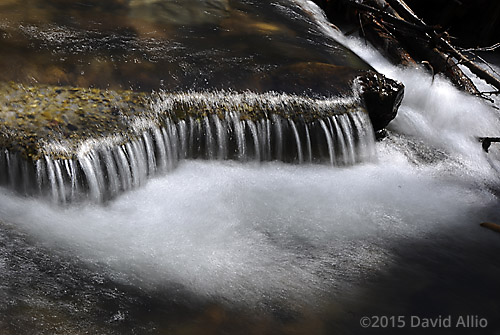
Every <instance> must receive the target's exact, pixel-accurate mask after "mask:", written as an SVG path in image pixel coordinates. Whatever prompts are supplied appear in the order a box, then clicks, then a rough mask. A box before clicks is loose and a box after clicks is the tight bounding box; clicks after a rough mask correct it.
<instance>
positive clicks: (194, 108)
mask: <svg viewBox="0 0 500 335" xmlns="http://www.w3.org/2000/svg"><path fill="white" fill-rule="evenodd" d="M309 15H310V14H309V13H306V12H304V8H302V7H301V5H299V4H298V3H296V2H290V1H278V2H274V3H269V4H268V3H258V4H256V3H247V2H245V1H232V0H211V1H194V0H192V1H191V0H190V1H183V2H180V1H169V2H163V1H153V0H151V1H146V0H130V1H123V0H116V1H105V2H97V1H93V0H88V1H58V0H52V1H40V0H29V1H28V2H21V1H16V0H10V1H5V0H4V1H0V20H1V21H0V22H1V23H0V59H1V60H2V61H1V62H0V93H1V96H0V148H1V149H2V151H3V152H2V153H1V155H0V156H1V157H0V168H1V169H3V170H8V171H9V172H8V173H5V174H4V176H3V177H2V178H0V179H1V180H0V182H2V183H4V184H5V183H11V184H16V185H18V184H26V182H23V181H22V179H23V178H24V177H22V176H29V178H28V179H30V180H38V182H36V183H38V184H39V186H40V185H43V184H50V185H51V188H54V187H55V186H56V185H63V184H66V183H67V182H68V180H70V181H71V180H73V179H74V178H73V177H72V174H73V173H76V172H75V171H77V170H78V169H80V170H85V169H86V167H85V166H83V165H82V164H84V163H81V162H80V161H81V160H88V164H87V165H88V166H87V168H88V171H87V177H86V178H87V181H86V182H83V185H82V187H83V188H91V185H90V184H89V183H90V180H92V179H93V177H92V173H91V172H90V171H91V170H92V171H94V170H97V169H98V167H99V166H101V167H105V166H107V167H108V169H109V165H110V164H109V162H106V161H103V160H102V159H103V157H107V155H111V151H113V150H115V151H114V154H113V155H115V156H113V157H114V158H113V162H114V163H113V164H114V165H116V164H118V163H117V162H121V163H120V164H121V165H120V164H118V165H116V166H114V167H113V168H112V170H113V169H114V170H120V169H121V172H120V173H126V174H128V175H130V177H131V178H132V179H134V178H136V179H137V180H138V181H136V182H135V183H136V184H140V180H142V178H143V177H144V176H146V175H149V174H152V172H153V171H155V170H156V168H157V167H161V165H162V164H163V165H165V164H166V165H168V164H170V163H159V161H160V160H165V159H166V157H167V156H168V157H169V158H168V161H169V162H175V161H177V160H178V159H179V158H208V159H212V158H219V159H240V160H246V159H249V158H251V159H256V160H258V161H261V160H273V159H278V160H284V161H287V162H298V163H302V162H305V161H310V162H313V161H323V162H324V161H326V162H329V163H330V164H332V165H336V164H337V163H338V164H345V163H346V164H353V163H355V162H357V161H359V160H360V158H359V157H358V154H359V156H366V155H365V152H368V151H369V150H368V151H367V150H365V149H364V148H362V149H359V150H358V149H357V148H358V146H359V145H360V143H365V142H364V141H365V139H367V138H370V136H371V132H372V129H371V127H372V126H371V125H369V124H365V123H364V122H365V120H364V116H362V115H365V114H366V112H368V115H369V116H370V118H371V120H372V123H373V126H374V127H375V130H378V129H380V128H383V127H385V126H386V125H387V123H388V122H389V121H390V120H392V118H394V116H395V113H396V110H397V107H398V105H399V102H400V100H401V97H402V85H400V84H397V83H396V82H394V81H392V80H390V79H387V78H385V77H384V76H382V75H380V74H377V73H376V72H375V71H374V70H373V69H372V68H371V67H370V66H369V65H368V64H367V63H366V62H364V61H363V60H362V59H361V58H359V57H358V56H357V55H355V54H354V53H353V52H352V51H350V50H349V49H347V48H345V47H344V46H342V45H341V44H339V43H338V42H336V41H335V40H334V39H333V38H331V37H330V36H327V35H326V34H325V33H324V32H322V30H321V29H320V28H319V27H318V26H317V25H316V24H315V23H314V22H313V21H311V20H310V18H309ZM351 114H352V115H351ZM341 115H345V116H341ZM361 124H363V127H365V128H366V127H368V128H369V129H365V130H360V129H358V127H359V126H360V125H361ZM162 132H163V133H162ZM165 134H166V135H165ZM165 136H166V137H165ZM172 141H173V142H172ZM113 148H114V149H113ZM358 151H359V152H358ZM169 155H170V156H169ZM342 156H346V157H342ZM368 156H369V155H368ZM124 157H125V158H124ZM18 159H23V160H24V161H23V162H21V161H20V162H17V160H18ZM56 161H57V162H56ZM138 161H143V162H142V163H137V162H138ZM144 161H147V163H145V162H144ZM13 162H17V163H13ZM26 162H28V163H26ZM133 162H136V163H133ZM26 164H27V165H26ZM44 164H45V165H46V166H45V165H44ZM54 164H55V165H54ZM134 164H135V165H137V166H135V167H134V166H132V165H134ZM172 164H173V163H172ZM18 165H19V169H20V170H21V172H16V169H17V166H18ZM52 165H53V166H52ZM73 165H74V167H73ZM128 165H130V166H128ZM143 165H148V168H147V169H143ZM26 166H27V167H26ZM42 170H43V171H44V172H43V173H42V172H41V171H42ZM114 170H113V171H111V170H110V171H108V174H115V172H114ZM139 170H141V171H145V172H141V173H139V172H138V171H139ZM26 171H27V172H26ZM127 171H128V172H127ZM44 173H46V174H47V176H46V178H45V180H42V179H43V178H41V177H40V175H42V174H44ZM143 174H144V176H143ZM66 175H67V176H66ZM34 176H38V177H34ZM138 176H140V177H138ZM79 182H80V183H82V182H81V180H80V181H79ZM36 183H35V184H36ZM71 183H72V186H71V190H72V191H71V192H73V191H74V189H73V188H74V187H75V183H76V182H75V181H71ZM95 183H101V181H99V180H95ZM129 184H134V183H132V182H130V183H129ZM108 186H109V185H108ZM61 187H62V186H61ZM61 187H60V190H59V191H58V192H59V193H60V194H59V196H60V195H61V194H62V193H66V191H62V188H61ZM116 187H118V186H116ZM23 188H24V189H26V188H28V186H26V185H25V186H23ZM118 188H119V187H118ZM121 188H122V189H128V188H129V186H128V185H124V184H123V183H122V186H121ZM99 192H100V191H99ZM99 192H98V193H99ZM59 196H58V197H59ZM63 198H65V197H63Z"/></svg>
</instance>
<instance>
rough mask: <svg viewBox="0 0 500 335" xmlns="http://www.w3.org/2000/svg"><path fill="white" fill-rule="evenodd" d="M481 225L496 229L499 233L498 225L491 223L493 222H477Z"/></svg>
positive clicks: (499, 226)
mask: <svg viewBox="0 0 500 335" xmlns="http://www.w3.org/2000/svg"><path fill="white" fill-rule="evenodd" d="M479 225H480V226H481V227H484V228H488V229H491V230H493V231H496V232H497V233H500V225H498V224H496V223H493V222H481V223H480V224H479Z"/></svg>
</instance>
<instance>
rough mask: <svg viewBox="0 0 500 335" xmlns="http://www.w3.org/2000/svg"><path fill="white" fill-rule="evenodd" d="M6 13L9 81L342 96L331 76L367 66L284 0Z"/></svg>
mask: <svg viewBox="0 0 500 335" xmlns="http://www.w3.org/2000/svg"><path fill="white" fill-rule="evenodd" d="M0 15H1V16H0V22H1V24H0V50H1V51H0V52H1V54H0V59H1V63H0V69H1V71H0V73H1V74H0V79H1V80H4V81H8V80H14V81H16V82H25V83H49V84H54V85H71V86H83V87H88V86H92V87H99V88H108V87H109V88H113V89H118V88H122V89H128V88H132V89H136V90H144V91H149V90H151V89H158V88H164V89H166V90H169V91H185V90H202V89H232V90H246V89H250V90H252V91H268V90H277V91H284V92H294V93H304V92H306V93H308V94H313V95H318V94H323V95H336V94H337V93H338V91H339V90H340V91H342V90H345V87H344V86H343V85H345V83H344V82H340V83H339V82H337V81H336V79H335V77H336V76H335V74H339V73H340V74H343V75H344V76H346V75H349V74H351V75H352V73H353V72H352V71H353V70H352V69H349V68H346V66H351V67H354V69H365V68H366V67H367V65H366V64H364V63H363V62H361V61H360V60H359V59H358V58H357V57H356V56H355V55H353V54H352V55H348V54H349V52H347V53H346V51H345V48H343V47H341V46H340V45H338V44H337V43H336V42H335V41H334V40H332V39H330V38H327V37H326V36H325V35H324V34H321V33H320V32H319V31H318V29H317V28H316V27H314V25H312V24H311V22H310V21H309V18H308V16H307V15H304V13H303V12H302V11H301V10H300V9H299V8H298V6H297V5H295V4H293V3H290V2H287V1H276V2H265V1H263V2H252V1H231V0H210V1H195V0H190V1H140V0H139V1H112V0H108V1H104V2H89V1H56V0H54V1H42V0H30V1H28V2H25V1H3V2H1V3H0ZM308 63H313V64H308ZM291 69H293V71H291Z"/></svg>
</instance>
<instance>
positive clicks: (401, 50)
mask: <svg viewBox="0 0 500 335" xmlns="http://www.w3.org/2000/svg"><path fill="white" fill-rule="evenodd" d="M317 2H318V3H320V4H321V3H324V2H325V1H317ZM326 2H327V3H329V4H330V6H329V7H330V8H331V7H332V5H331V3H337V7H338V6H339V5H342V6H344V7H345V8H346V10H345V11H346V12H348V13H350V15H351V22H352V23H356V24H361V26H362V29H361V32H362V33H363V37H365V38H366V39H367V40H368V41H369V42H370V43H372V44H373V45H374V46H375V47H377V49H379V50H380V51H381V52H382V53H383V54H384V55H385V56H386V57H387V58H388V59H389V60H391V61H392V62H393V63H396V64H398V65H405V66H414V64H416V63H418V62H421V63H428V64H430V65H431V67H432V69H433V72H434V73H436V74H437V73H442V74H444V75H445V76H446V77H448V78H449V79H450V80H451V82H452V83H453V84H454V85H455V86H457V87H458V88H460V89H461V90H463V91H466V92H468V93H471V94H475V95H478V94H479V91H478V89H477V88H476V86H475V85H474V83H473V82H472V80H471V79H470V78H469V77H468V76H467V75H465V73H464V72H463V71H462V70H461V69H460V67H459V66H458V65H463V66H465V67H467V68H468V69H469V70H470V71H471V72H472V73H474V74H475V75H476V76H478V78H481V79H483V80H484V81H486V82H487V83H488V84H490V85H491V86H493V87H495V88H496V89H499V90H500V79H499V78H497V77H495V76H494V75H493V74H492V73H490V72H488V71H487V70H485V69H483V68H481V67H480V66H478V65H477V64H476V63H474V62H473V61H472V60H471V59H469V58H468V57H466V56H465V55H463V54H462V53H461V52H460V51H459V50H458V48H456V47H455V46H453V45H452V43H451V42H450V36H449V35H448V34H447V32H446V31H444V30H443V29H442V28H441V27H439V26H432V25H428V24H426V23H425V22H424V21H423V20H422V19H421V18H420V17H418V16H417V15H416V14H415V12H413V11H412V9H411V8H410V7H409V6H408V5H407V4H406V3H405V1H403V0H362V1H354V0H330V1H328V0H327V1H326ZM358 21H360V23H358ZM415 61H416V62H415Z"/></svg>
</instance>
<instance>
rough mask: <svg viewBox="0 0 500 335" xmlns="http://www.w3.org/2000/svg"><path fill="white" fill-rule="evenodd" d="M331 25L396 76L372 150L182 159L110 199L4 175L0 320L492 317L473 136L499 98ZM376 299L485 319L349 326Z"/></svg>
mask: <svg viewBox="0 0 500 335" xmlns="http://www.w3.org/2000/svg"><path fill="white" fill-rule="evenodd" d="M300 5H303V6H310V7H309V10H310V11H311V12H312V13H314V12H315V11H316V8H315V7H314V6H312V7H311V5H310V4H309V3H302V2H300ZM316 15H318V14H317V13H316ZM324 28H325V29H326V31H327V32H328V33H330V32H329V30H327V29H328V28H327V27H324ZM337 38H341V39H343V38H342V37H337ZM343 41H344V43H346V44H348V45H349V46H350V47H351V48H352V49H353V50H355V51H356V52H357V53H358V54H360V55H362V56H363V57H364V58H365V59H367V60H368V61H369V62H370V63H371V64H372V65H373V66H374V67H375V68H377V70H379V71H381V72H383V73H385V74H386V75H388V76H390V77H393V78H397V79H399V80H401V81H403V82H404V84H405V86H406V94H405V99H404V101H403V105H402V107H401V109H400V111H399V114H398V117H397V118H396V119H395V120H394V121H393V122H392V123H391V125H390V129H389V134H388V136H387V137H386V138H385V139H383V140H381V141H379V142H377V143H376V144H375V151H376V153H375V155H376V159H375V160H373V161H365V162H364V163H359V164H356V165H354V166H349V167H335V168H332V167H331V166H329V164H311V163H304V164H301V165H298V164H293V165H291V164H285V163H280V162H274V161H272V162H261V163H259V162H255V161H251V162H239V161H219V160H211V161H205V160H193V159H187V160H182V161H179V162H177V167H176V168H175V169H173V170H172V171H170V173H169V174H167V175H157V176H156V177H154V178H152V179H150V180H149V181H148V182H147V183H144V184H143V186H142V187H139V188H136V189H133V190H130V191H129V192H127V193H125V194H122V195H121V196H118V197H117V198H116V199H114V200H112V201H109V202H108V203H106V204H105V205H96V204H91V203H85V202H84V203H79V204H74V205H71V206H66V207H62V206H54V205H53V204H50V203H48V202H46V201H40V200H39V199H36V198H26V197H20V196H17V195H16V194H14V193H12V192H11V191H8V190H6V189H3V188H2V189H1V192H0V219H1V220H2V225H0V232H1V234H0V240H1V241H2V243H0V333H2V334H3V333H5V334H33V333H40V334H82V333H95V334H158V333H173V334H181V333H199V334H207V333H258V334H261V333H269V334H275V333H287V334H288V333H295V334H296V333H303V334H331V333H334V332H337V333H341V334H344V333H350V334H362V333H363V332H369V333H373V332H377V333H383V334H386V333H396V334H400V333H405V334H406V333H410V334H413V333H414V334H420V333H423V332H429V333H439V334H441V333H449V334H457V333H466V334H470V333H477V334H481V333H489V334H494V333H495V332H497V331H498V329H499V328H498V327H499V325H498V321H497V318H498V315H499V313H500V306H499V303H498V301H500V300H499V298H500V297H499V293H498V289H497V283H498V278H500V262H499V261H498V252H499V251H500V247H499V246H500V245H499V238H500V237H499V236H498V234H497V233H494V232H492V231H489V230H486V229H484V228H481V227H480V226H479V223H480V222H483V221H492V222H500V210H499V206H498V205H499V201H498V190H499V182H500V180H499V164H498V158H499V157H500V156H499V155H500V148H498V147H496V145H495V144H493V145H492V147H491V150H490V152H489V153H488V154H486V153H485V152H483V151H482V149H481V145H480V143H479V142H478V140H477V139H476V137H477V136H498V135H499V134H498V132H499V129H500V122H499V118H498V111H497V110H496V109H494V108H493V107H492V105H491V103H488V102H486V101H482V100H480V99H476V98H473V97H470V96H466V95H464V94H463V93H460V92H458V91H457V90H456V89H455V88H453V87H452V86H451V85H450V84H449V83H448V82H447V81H446V80H444V79H443V78H441V77H436V78H435V79H434V80H433V79H432V78H431V76H430V75H428V74H426V73H424V72H422V71H420V70H408V69H406V70H405V69H400V68H396V67H393V66H391V65H389V64H387V63H386V62H385V61H384V60H383V59H382V58H381V57H380V56H379V55H378V54H377V53H376V52H374V51H373V50H371V49H370V48H368V47H366V46H365V45H364V43H362V42H360V41H358V40H344V39H343ZM497 105H498V103H497ZM214 126H215V125H214ZM250 128H253V127H250V126H249V129H250ZM212 130H214V131H215V130H216V127H215V128H213V129H212ZM292 132H293V131H292ZM248 136H254V135H252V131H251V129H250V132H249V133H248ZM255 138H260V137H259V136H257V135H255ZM144 141H147V140H144ZM255 142H257V140H255V141H254V143H255ZM250 143H252V142H250ZM259 143H260V142H259ZM144 148H146V144H144ZM123 150H131V151H133V148H132V149H127V148H125V149H123ZM219 153H220V151H218V149H215V147H214V149H213V155H218V154H219ZM164 154H165V155H167V149H165V153H164ZM144 155H147V153H146V154H144ZM303 155H304V156H307V154H306V153H303ZM146 161H147V160H146ZM143 164H146V163H145V162H144V163H143ZM117 166H118V165H117ZM62 168H63V167H59V169H62ZM64 168H66V167H64ZM57 169H58V168H57V167H56V165H54V170H55V171H54V172H52V173H54V176H55V177H54V178H55V179H54V180H56V179H57V178H58V177H56V175H57V174H58V173H59V172H57ZM61 173H62V172H61ZM372 315H379V316H380V315H386V316H388V317H390V316H397V315H402V316H404V317H405V320H406V322H410V320H411V319H410V317H411V316H416V317H420V318H424V317H433V318H437V317H439V316H441V317H443V318H444V317H447V316H451V317H452V318H453V320H454V325H455V324H456V322H455V321H456V320H457V319H458V317H460V316H467V315H471V316H477V317H478V318H486V319H487V320H488V327H487V328H485V329H483V328H473V329H471V328H457V327H451V328H448V329H422V328H421V327H420V328H419V327H416V328H415V329H412V328H410V325H409V324H408V323H407V324H406V327H405V328H404V329H398V328H391V327H390V328H383V329H375V328H371V329H363V328H361V326H360V325H359V321H360V319H361V317H363V316H372Z"/></svg>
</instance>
